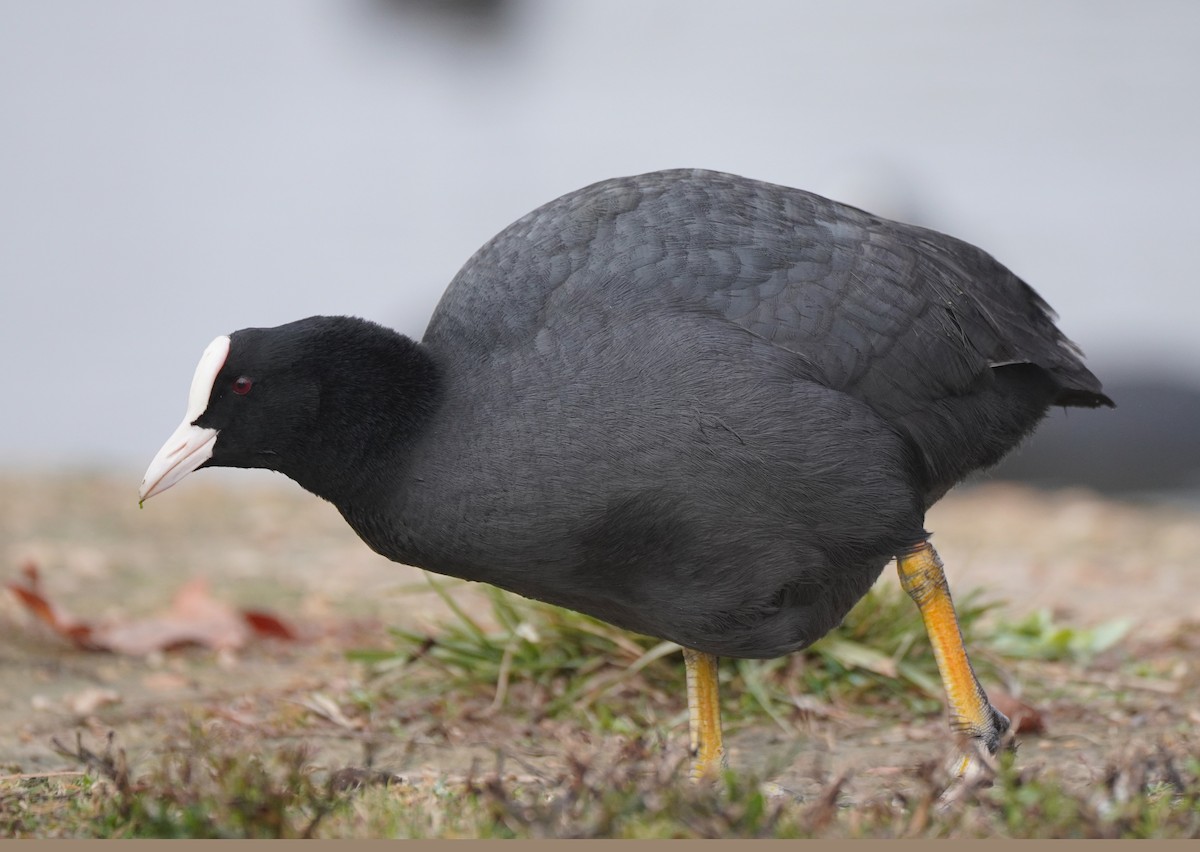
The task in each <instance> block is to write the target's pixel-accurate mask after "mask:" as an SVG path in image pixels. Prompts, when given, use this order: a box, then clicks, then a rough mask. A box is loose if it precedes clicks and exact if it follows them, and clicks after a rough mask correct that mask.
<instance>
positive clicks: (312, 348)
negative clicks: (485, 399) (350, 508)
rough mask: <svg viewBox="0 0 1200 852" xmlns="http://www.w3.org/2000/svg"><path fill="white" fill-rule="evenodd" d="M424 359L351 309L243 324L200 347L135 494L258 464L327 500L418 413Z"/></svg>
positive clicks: (425, 387)
mask: <svg viewBox="0 0 1200 852" xmlns="http://www.w3.org/2000/svg"><path fill="white" fill-rule="evenodd" d="M433 386H434V378H433V373H432V366H431V365H430V364H429V363H428V359H427V357H425V356H424V353H422V352H420V351H419V347H418V346H417V344H415V343H413V342H412V341H411V340H409V339H408V338H406V337H403V336H402V335H400V334H397V333H396V332H394V331H392V330H391V329H387V328H384V327H382V326H379V325H376V324H375V323H371V322H367V321H366V320H361V319H357V318H352V317H310V318H308V319H304V320H298V321H296V322H293V323H288V324H286V325H281V326H276V327H274V328H246V329H242V330H241V331H235V332H234V333H233V334H230V335H222V336H220V337H218V338H217V339H216V340H214V341H213V342H212V343H210V344H209V345H208V348H207V349H205V350H204V354H203V355H202V356H201V357H200V363H199V364H198V365H197V366H196V372H195V374H194V375H193V376H192V385H191V389H190V390H189V391H188V405H187V412H186V414H184V417H183V422H181V423H180V424H179V427H178V428H177V429H176V430H175V431H174V432H173V433H172V434H171V437H170V438H168V439H167V441H166V443H165V444H163V446H162V449H160V450H159V451H158V454H157V455H155V457H154V460H153V461H151V462H150V467H149V468H148V469H147V470H146V476H145V478H144V479H143V480H142V484H141V488H140V489H139V491H138V497H139V501H140V502H144V501H145V500H147V499H149V498H150V497H153V496H154V495H156V494H160V493H162V492H163V491H166V490H167V489H168V488H170V487H171V486H172V485H175V484H176V483H178V482H179V481H180V480H182V479H183V478H184V477H186V476H187V475H188V474H189V473H191V472H192V471H194V470H197V469H199V468H202V467H247V468H249V467H258V468H267V469H269V470H275V471H279V472H281V473H284V474H286V475H288V476H290V477H291V478H292V479H294V480H296V481H297V482H299V483H300V484H301V485H303V486H304V487H305V488H308V489H309V490H310V491H314V492H315V493H317V494H320V495H321V496H323V497H326V498H328V499H333V495H334V494H335V493H336V492H337V491H338V490H339V488H341V487H342V486H345V485H346V479H347V477H348V476H350V475H351V473H352V471H354V470H361V469H362V467H363V466H362V462H363V456H364V455H371V454H373V458H372V461H373V462H375V464H376V465H377V464H378V461H379V459H380V458H381V457H383V456H386V455H388V454H389V452H390V450H391V449H392V447H394V445H395V442H394V440H393V439H396V440H398V439H401V438H402V437H403V435H404V434H405V433H406V432H407V431H409V430H410V427H411V425H412V424H413V422H414V421H416V420H419V419H420V418H421V417H422V416H423V412H424V410H425V408H426V407H427V406H426V403H427V401H428V400H429V398H430V397H431V396H432V392H433V389H434V387H433Z"/></svg>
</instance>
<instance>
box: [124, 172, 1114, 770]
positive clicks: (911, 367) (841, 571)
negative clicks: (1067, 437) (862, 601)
mask: <svg viewBox="0 0 1200 852" xmlns="http://www.w3.org/2000/svg"><path fill="white" fill-rule="evenodd" d="M1051 405H1064V406H1086V407H1095V406H1100V405H1112V402H1111V401H1110V400H1109V398H1108V397H1107V396H1105V395H1104V393H1103V392H1102V390H1101V386H1100V382H1099V380H1097V378H1096V377H1095V376H1094V375H1093V374H1092V373H1091V372H1090V371H1089V370H1088V369H1087V368H1086V367H1085V366H1084V365H1083V363H1082V362H1081V360H1080V353H1079V351H1078V350H1077V349H1076V347H1075V346H1074V345H1073V344H1072V343H1071V342H1070V341H1069V340H1067V339H1066V338H1065V337H1064V336H1063V334H1062V333H1061V332H1060V331H1059V330H1058V329H1057V328H1056V327H1055V325H1054V315H1053V314H1052V312H1051V311H1050V309H1049V307H1048V306H1047V305H1046V303H1045V302H1043V301H1042V299H1041V298H1040V297H1039V296H1038V295H1037V294H1036V293H1035V292H1034V291H1033V290H1032V289H1031V288H1030V287H1029V286H1028V285H1026V284H1025V283H1024V282H1022V281H1021V280H1020V279H1019V278H1017V277H1016V276H1015V275H1014V274H1013V273H1011V272H1009V271H1008V270H1007V269H1006V268H1005V267H1003V266H1001V265H1000V264H999V263H998V262H997V261H996V260H994V259H993V258H992V257H991V256H990V255H988V254H986V253H985V252H983V251H981V250H980V249H978V248H975V247H974V246H972V245H969V244H967V243H964V242H962V241H960V240H957V239H954V238H953V237H949V236H946V235H944V234H940V233H937V232H934V231H930V230H926V229H923V228H918V227H914V226H911V225H906V224H901V223H897V222H891V221H887V220H885V219H881V218H879V217H876V216H872V215H870V214H869V213H866V212H864V211H862V210H858V209H855V208H852V207H848V206H845V205H843V204H839V203H837V202H834V201H830V200H828V199H825V198H822V197H820V196H817V195H813V194H811V193H808V192H803V191H801V190H797V189H789V188H786V187H782V186H776V185H772V184H767V183H761V182H757V181H753V180H748V179H746V178H742V177H737V176H734V175H729V174H720V173H715V172H709V171H698V170H677V171H665V172H657V173H653V174H645V175H640V176H637V177H629V178H620V179H614V180H607V181H602V182H600V183H596V184H593V185H591V186H588V187H586V188H584V189H581V190H579V191H577V192H572V193H570V194H568V195H564V196H563V197H562V198H559V199H557V200H556V201H552V202H550V203H549V204H547V205H545V206H543V207H541V208H539V209H537V210H535V211H533V212H532V213H530V214H529V215H527V216H525V217H524V218H522V219H520V220H518V221H517V222H515V223H514V224H512V225H511V226H509V227H508V228H506V229H505V230H504V231H502V232H501V233H500V234H499V235H497V236H496V237H495V238H493V239H492V240H491V241H490V242H488V243H487V244H486V245H484V246H483V248H481V249H480V250H479V251H478V252H476V254H475V256H474V257H472V258H471V259H470V260H469V261H468V262H467V264H466V266H464V267H463V269H462V270H461V271H460V272H459V273H458V275H457V276H456V277H455V279H454V280H453V281H452V282H451V284H450V287H449V289H448V290H447V291H446V293H445V295H444V296H443V297H442V300H441V303H440V304H439V305H438V307H437V309H436V311H435V312H434V315H433V318H432V319H431V321H430V323H429V327H428V329H427V330H426V333H425V336H424V339H423V340H422V341H421V342H420V343H417V342H414V341H412V340H410V339H408V338H407V337H404V336H402V335H400V334H398V333H396V332H394V331H392V330H390V329H387V328H384V327H382V326H379V325H376V324H374V323H371V322H367V321H366V320H362V319H356V318H351V317H310V318H308V319H304V320H299V321H297V322H293V323H289V324H286V325H282V326H278V327H276V328H247V329H242V330H241V331H236V332H234V333H232V334H231V335H228V336H222V337H218V338H217V339H216V340H215V341H213V343H212V344H211V345H210V346H209V348H208V349H207V350H206V351H205V353H204V356H203V357H202V358H201V360H200V364H199V366H198V367H197V369H196V374H195V377H194V378H193V381H192V386H191V392H190V394H189V398H188V410H187V415H186V416H185V418H184V421H183V423H182V424H180V426H179V429H178V430H177V431H176V432H175V434H174V435H172V436H171V438H170V439H169V440H168V441H167V443H166V444H165V445H164V446H163V448H162V449H161V450H160V451H159V453H158V455H157V456H156V457H155V458H154V461H153V462H152V463H151V465H150V468H149V470H148V471H147V473H146V478H145V480H144V481H143V482H142V486H141V492H140V496H141V499H142V500H145V499H146V498H148V497H150V496H152V495H154V494H157V493H159V492H160V491H163V490H165V489H166V488H169V487H170V486H171V485H174V484H175V483H176V482H178V481H179V480H180V479H182V478H183V477H184V476H186V475H187V474H188V473H189V472H191V471H192V470H195V469H197V468H199V467H210V466H225V467H262V468H269V469H271V470H276V471H279V472H281V473H284V474H286V475H287V476H289V477H291V478H292V479H294V480H295V481H296V482H298V483H299V484H300V485H301V486H303V487H304V488H306V489H308V490H309V491H312V492H313V493H314V494H316V495H318V496H320V497H323V498H324V499H326V500H329V501H330V502H332V503H333V504H334V505H335V506H337V508H338V509H339V510H340V511H341V513H342V515H343V516H344V517H345V519H346V521H347V522H349V524H350V525H351V526H352V527H353V528H354V530H355V531H356V532H357V533H358V534H359V535H360V536H361V537H362V539H363V540H364V541H365V542H366V543H367V544H368V545H369V546H370V547H372V548H373V549H374V550H376V551H378V552H379V553H381V554H383V555H384V556H387V557H388V558H390V559H394V560H396V561H398V562H403V563H407V564H411V565H417V566H420V567H422V568H426V569H429V570H431V571H436V572H439V573H442V574H449V575H452V576H455V577H462V578H465V579H468V580H477V581H482V582H487V583H492V584H494V585H497V586H500V587H502V588H505V589H509V590H511V591H514V592H517V593H518V594H521V595H525V596H527V597H531V598H536V599H539V600H543V601H548V602H550V603H553V604H558V605H560V606H564V607H568V608H571V609H575V610H579V611H581V612H585V613H588V614H590V615H593V616H596V617H598V618H601V619H604V620H606V621H609V622H611V623H613V624H616V625H619V626H621V627H624V628H628V629H630V630H634V631H638V632H641V633H645V634H649V635H652V636H658V637H662V638H665V639H669V640H672V641H674V642H677V643H679V644H680V645H681V646H683V648H684V649H685V650H684V657H685V662H686V664H687V672H688V701H689V708H690V711H691V722H692V724H691V734H692V752H693V755H694V764H693V772H694V773H695V774H696V775H697V776H699V775H703V774H705V773H707V772H710V771H711V770H713V769H714V768H715V767H717V766H719V765H721V764H722V763H723V761H724V749H723V746H722V744H721V735H720V720H719V715H718V712H719V711H718V702H717V681H716V658H717V656H732V657H774V656H778V655H781V654H786V653H788V652H791V651H795V650H798V649H800V648H804V647H805V646H807V645H809V644H811V643H812V642H814V641H816V640H817V639H819V638H820V637H821V636H822V635H824V634H825V633H826V632H827V631H828V630H830V629H831V628H832V627H834V626H835V625H836V624H838V622H839V621H840V620H841V619H842V617H843V616H844V615H845V614H846V612H847V611H848V610H849V609H850V608H851V607H852V606H853V605H854V603H855V602H856V601H858V600H859V598H860V597H862V595H863V594H864V593H865V592H866V591H867V589H868V588H869V587H870V586H871V584H872V583H873V582H874V581H875V579H876V578H877V577H878V576H879V574H880V572H881V571H882V569H883V567H884V566H885V565H886V564H887V563H888V562H889V561H890V560H892V559H896V560H897V564H898V567H899V573H900V577H901V582H902V584H903V585H904V587H905V589H906V590H907V591H908V593H909V594H910V595H911V596H912V597H913V599H914V600H915V601H916V603H917V605H918V606H919V607H920V609H921V612H922V614H923V616H924V619H925V623H926V627H927V628H928V631H929V635H930V639H931V641H932V643H933V647H934V650H935V653H936V655H937V659H938V663H939V666H940V668H941V671H942V677H943V681H944V682H945V685H946V689H947V692H948V697H949V705H950V713H951V717H952V723H953V725H954V728H955V730H956V731H958V732H959V733H961V734H963V735H965V738H966V739H967V740H974V742H975V743H976V744H978V745H981V746H982V749H983V751H985V752H994V751H995V750H996V748H997V747H998V744H999V742H1000V737H1001V735H1002V734H1003V733H1004V731H1005V729H1006V728H1007V726H1008V721H1007V719H1005V718H1004V716H1003V715H1002V714H1000V713H999V712H997V711H996V710H994V709H993V708H992V707H991V705H990V703H989V702H988V700H987V697H986V695H985V694H984V692H983V690H982V688H981V687H980V685H979V683H978V680H977V679H976V678H975V675H974V673H973V672H972V670H971V666H970V663H969V662H968V660H967V657H966V654H965V652H964V650H963V647H962V640H961V636H960V634H959V630H958V623H957V620H956V618H955V615H954V609H953V605H952V603H951V600H950V596H949V591H948V588H947V586H946V581H945V576H944V574H943V572H942V569H941V564H940V562H939V560H938V558H937V555H936V553H935V552H934V550H933V548H932V547H931V546H930V544H929V542H928V536H929V534H928V533H927V532H926V530H925V528H924V517H925V511H926V510H927V509H928V508H929V507H930V506H931V505H933V503H934V502H936V501H937V500H938V499H939V498H940V497H942V495H944V494H945V493H946V491H947V490H948V489H949V488H951V487H952V486H953V485H954V484H955V483H957V482H959V481H960V480H961V479H962V478H963V477H964V476H966V475H967V474H968V473H970V472H972V471H974V470H977V469H979V468H984V467H987V466H989V465H992V464H995V463H996V462H997V461H999V460H1000V458H1001V457H1002V456H1003V455H1004V454H1005V453H1007V452H1008V451H1009V450H1011V449H1012V448H1013V447H1014V446H1015V445H1016V444H1017V443H1018V442H1020V441H1021V439H1022V438H1023V437H1024V436H1026V435H1027V434H1029V433H1030V431H1031V430H1033V428H1034V427H1035V426H1036V425H1037V423H1038V421H1039V420H1041V418H1042V417H1043V415H1044V414H1045V413H1046V411H1047V409H1048V408H1049V406H1051ZM964 744H967V743H964ZM970 751H971V750H967V752H965V754H966V756H965V757H964V759H963V761H962V763H961V764H960V770H961V771H965V770H966V769H967V768H968V767H969V766H970V765H971V764H972V758H971V757H970Z"/></svg>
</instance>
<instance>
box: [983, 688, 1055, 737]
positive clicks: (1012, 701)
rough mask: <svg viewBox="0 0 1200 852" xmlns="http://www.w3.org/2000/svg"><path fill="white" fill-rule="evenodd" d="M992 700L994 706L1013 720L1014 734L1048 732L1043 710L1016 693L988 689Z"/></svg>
mask: <svg viewBox="0 0 1200 852" xmlns="http://www.w3.org/2000/svg"><path fill="white" fill-rule="evenodd" d="M988 691H989V693H990V698H991V700H992V706H994V707H995V708H996V709H997V710H999V711H1000V712H1001V713H1003V714H1004V715H1005V716H1007V717H1008V719H1009V721H1010V722H1012V727H1011V730H1012V732H1013V733H1014V734H1044V733H1046V720H1045V718H1044V717H1043V716H1042V713H1041V711H1039V710H1038V709H1037V708H1036V707H1033V706H1032V705H1030V704H1026V703H1025V702H1024V701H1022V700H1021V699H1019V698H1017V697H1016V696H1015V695H1010V694H1009V693H1007V692H1004V691H1003V690H999V689H996V690H988Z"/></svg>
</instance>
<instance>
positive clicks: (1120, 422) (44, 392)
mask: <svg viewBox="0 0 1200 852" xmlns="http://www.w3.org/2000/svg"><path fill="white" fill-rule="evenodd" d="M1197 45H1200V4H1198V3H1195V2H1190V0H1177V2H1171V0H1146V2H1141V3H1136V4H1134V3H1129V2H1104V1H1103V0H1056V1H1055V2H1046V0H980V2H963V1H962V0H920V2H914V1H913V0H907V2H903V3H896V2H889V0H861V1H860V2H847V3H829V2H822V3H817V2H798V0H787V1H786V2H785V0H779V2H766V1H765V0H760V1H759V2H739V3H733V2H717V1H716V0H657V2H655V1H653V0H572V2H553V0H442V2H435V0H256V2H253V3H239V2H232V0H208V2H176V3H161V2H156V0H109V2H106V3H103V4H101V3H88V2H84V0H74V2H67V0H38V2H19V0H3V2H0V122H2V125H0V127H2V130H3V132H2V133H0V288H2V289H0V293H2V299H3V302H2V305H0V359H2V363H3V369H2V370H0V399H2V400H3V403H2V407H0V411H2V416H0V467H3V468H8V469H18V468H24V469H29V468H36V467H47V466H48V467H54V468H67V467H86V468H91V469H102V470H116V471H118V472H120V473H122V474H124V473H125V472H126V471H127V473H128V476H129V479H130V489H131V492H132V491H133V490H134V489H136V486H137V482H138V481H139V480H140V479H141V474H142V472H143V470H144V467H145V465H146V464H147V463H148V461H149V459H150V457H151V456H152V455H153V454H154V452H155V451H156V450H157V449H158V447H159V445H160V444H161V442H162V441H163V440H164V439H165V438H166V436H167V435H168V434H169V433H170V431H171V430H172V429H173V428H174V427H175V425H176V423H177V422H178V419H179V417H180V416H181V415H182V412H183V409H184V404H185V400H186V396H187V388H188V384H189V382H190V379H191V375H192V371H193V369H194V367H195V363H196V361H197V359H198V358H199V355H200V352H201V350H202V349H203V348H204V346H205V345H206V344H207V343H208V342H209V341H210V340H211V339H212V338H213V337H215V336H216V335H217V334H222V333H228V332H230V331H233V330H235V329H237V328H241V327H244V326H251V325H274V324H277V323H281V322H286V321H289V320H292V319H296V318H299V317H303V316H308V315H310V314H316V313H339V314H342V313H346V314H357V315H361V316H365V317H369V318H372V319H375V320H377V321H380V322H383V323H385V324H390V325H392V326H394V327H395V328H397V329H399V330H400V331H402V332H404V333H406V334H409V335H411V336H414V337H420V335H421V333H422V331H423V329H424V327H425V324H426V322H427V320H428V317H429V315H430V313H431V312H432V310H433V307H434V305H435V304H436V302H437V299H438V298H439V296H440V294H441V293H442V291H443V289H444V288H445V286H446V284H447V283H448V282H449V281H450V279H451V278H452V277H453V275H454V274H455V272H456V271H457V269H458V268H459V266H461V265H462V263H463V262H465V261H466V259H467V258H468V257H469V256H470V254H471V253H472V252H473V251H474V250H475V249H476V248H477V247H478V246H479V245H480V244H482V243H483V242H484V241H485V240H487V239H488V238H489V237H491V236H492V235H493V234H494V233H495V232H496V231H498V230H500V229H501V228H503V227H504V226H505V225H507V224H508V223H509V222H510V221H512V220H513V219H515V218H517V217H518V216H520V215H522V214H524V213H525V212H527V211H528V210H530V209H532V208H533V207H535V206H537V205H539V204H541V203H543V202H545V201H547V200H549V199H551V198H553V197H556V196H558V195H561V194H563V193H564V192H567V191H570V190H573V189H575V188H577V187H580V186H582V185H584V184H587V183H590V182H593V181H596V180H600V179H603V178H606V177H611V176H616V175H626V174H634V173H638V172H643V171H649V170H653V169H660V168H668V167H677V166H696V167H705V168H712V169H721V170H725V171H732V172H737V173H740V174H744V175H747V176H750V177H755V178H759V179H763V180H769V181H774V182H777V183H783V184H789V185H792V186H798V187H803V188H806V189H811V190H814V191H817V192H820V193H822V194H825V195H829V196H832V197H834V198H838V199H840V200H843V201H846V202H850V203H853V204H856V205H859V206H862V207H865V208H867V209H870V210H872V211H874V212H877V213H880V214H883V215H887V216H891V217H894V218H899V219H904V220H908V221H912V222H916V223H919V224H923V225H926V226H929V227H933V228H937V229H939V230H944V231H947V232H949V233H952V234H954V235H956V236H959V237H962V238H964V239H966V240H969V241H971V242H974V243H976V244H978V245H980V246H982V247H984V248H985V249H987V250H988V251H990V252H991V253H992V254H994V255H996V256H997V257H998V258H999V259H1000V260H1001V261H1002V262H1004V263H1005V264H1007V265H1008V266H1009V267H1011V268H1012V269H1013V270H1014V271H1016V272H1017V273H1018V274H1019V275H1021V276H1022V277H1024V278H1025V279H1026V280H1027V281H1028V282H1030V283H1031V284H1032V285H1033V286H1034V287H1035V288H1036V289H1037V290H1038V291H1039V292H1040V293H1041V294H1042V295H1043V296H1044V297H1045V298H1046V299H1047V300H1048V301H1049V302H1050V303H1051V304H1052V305H1053V306H1054V307H1055V308H1056V309H1057V311H1058V312H1059V314H1060V315H1061V318H1062V321H1061V325H1062V328H1063V329H1064V330H1065V331H1066V333H1067V334H1068V335H1069V336H1070V337H1072V338H1073V339H1074V340H1075V341H1076V342H1078V343H1079V345H1080V346H1081V347H1082V348H1083V349H1084V350H1085V352H1086V353H1087V355H1088V356H1089V363H1090V364H1091V365H1092V367H1093V368H1094V369H1095V371H1096V372H1097V374H1099V375H1100V376H1101V377H1102V378H1103V379H1104V380H1105V384H1106V389H1107V390H1108V391H1109V393H1110V394H1111V395H1112V396H1113V397H1114V398H1115V399H1116V400H1117V402H1118V405H1119V406H1120V407H1119V408H1118V409H1117V410H1116V411H1115V412H1106V411H1101V412H1088V411H1073V412H1071V414H1070V417H1069V419H1068V417H1067V416H1066V415H1065V414H1064V413H1063V412H1056V413H1055V414H1054V416H1053V417H1052V419H1051V421H1050V422H1049V423H1048V424H1047V425H1046V427H1045V428H1044V429H1043V430H1042V432H1041V433H1040V434H1039V436H1038V437H1037V438H1036V439H1035V440H1034V441H1032V442H1031V443H1030V444H1029V445H1028V446H1027V447H1026V448H1025V449H1024V450H1023V451H1022V452H1021V454H1020V455H1019V456H1018V457H1017V458H1015V459H1014V460H1012V461H1011V462H1009V463H1007V464H1006V465H1005V466H1004V467H1003V468H1001V470H1000V471H999V472H998V473H997V474H994V475H998V476H1013V477H1023V478H1027V479H1032V480H1034V481H1038V482H1042V483H1046V484H1072V483H1073V484H1081V485H1086V486H1090V487H1095V488H1100V489H1104V490H1106V491H1108V492H1110V493H1120V494H1124V495H1135V496H1138V495H1155V496H1163V495H1168V496H1173V497H1176V498H1180V499H1187V500H1192V499H1195V498H1196V495H1197V494H1198V493H1200V440H1198V434H1197V429H1198V427H1197V424H1200V338H1198V337H1197V335H1196V334H1195V331H1194V329H1195V326H1196V317H1197V315H1198V313H1200V288H1198V287H1197V286H1196V283H1195V280H1194V278H1195V274H1194V269H1195V260H1194V257H1195V252H1196V248H1195V247H1196V230H1197V225H1198V224H1200V216H1198V214H1197V212H1196V211H1197V201H1198V198H1200V157H1198V154H1197V152H1198V151H1200V48H1198V47H1197ZM131 499H132V498H131Z"/></svg>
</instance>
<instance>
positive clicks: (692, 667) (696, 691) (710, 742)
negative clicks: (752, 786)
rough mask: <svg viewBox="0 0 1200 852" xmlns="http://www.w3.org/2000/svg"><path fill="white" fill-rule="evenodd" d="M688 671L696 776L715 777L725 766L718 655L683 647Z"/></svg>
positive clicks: (693, 759)
mask: <svg viewBox="0 0 1200 852" xmlns="http://www.w3.org/2000/svg"><path fill="white" fill-rule="evenodd" d="M683 663H684V666H685V668H686V670H687V691H688V730H689V732H690V734H691V752H692V779H693V780H697V781H698V780H700V779H702V778H706V777H711V776H715V775H716V774H717V773H719V772H720V771H721V770H723V769H724V768H725V746H724V744H723V743H722V741H721V699H720V696H719V694H718V684H717V658H716V657H714V656H713V655H712V654H705V653H704V652H702V651H693V650H692V649H691V648H684V649H683Z"/></svg>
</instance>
